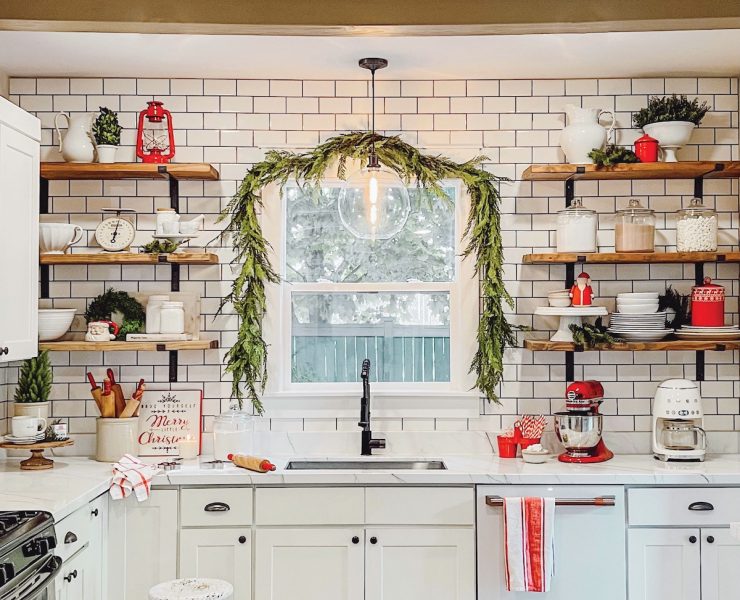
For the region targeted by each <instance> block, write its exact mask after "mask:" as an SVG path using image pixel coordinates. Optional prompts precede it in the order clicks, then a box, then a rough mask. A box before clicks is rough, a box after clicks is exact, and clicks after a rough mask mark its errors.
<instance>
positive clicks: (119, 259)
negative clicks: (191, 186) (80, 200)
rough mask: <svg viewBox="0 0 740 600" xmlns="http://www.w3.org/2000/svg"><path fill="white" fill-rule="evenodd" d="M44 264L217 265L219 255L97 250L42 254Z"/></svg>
mask: <svg viewBox="0 0 740 600" xmlns="http://www.w3.org/2000/svg"><path fill="white" fill-rule="evenodd" d="M39 262H40V263H41V264H42V265H156V264H162V263H167V264H178V265H216V264H218V255H216V254H211V253H209V252H175V253H172V254H144V253H136V252H120V253H112V252H111V253H108V252H96V253H78V254H42V255H41V256H40V257H39Z"/></svg>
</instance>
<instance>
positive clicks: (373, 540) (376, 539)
mask: <svg viewBox="0 0 740 600" xmlns="http://www.w3.org/2000/svg"><path fill="white" fill-rule="evenodd" d="M370 543H371V544H377V543H378V538H376V537H375V536H373V537H371V538H370Z"/></svg>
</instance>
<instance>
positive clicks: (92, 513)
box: [90, 508, 100, 517]
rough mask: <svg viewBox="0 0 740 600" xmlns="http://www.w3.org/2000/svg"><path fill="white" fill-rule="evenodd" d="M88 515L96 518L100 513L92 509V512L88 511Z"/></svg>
mask: <svg viewBox="0 0 740 600" xmlns="http://www.w3.org/2000/svg"><path fill="white" fill-rule="evenodd" d="M90 514H91V515H92V516H93V517H97V516H98V515H99V514H100V511H99V510H98V509H97V508H93V509H92V510H91V511H90Z"/></svg>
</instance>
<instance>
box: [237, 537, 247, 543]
mask: <svg viewBox="0 0 740 600" xmlns="http://www.w3.org/2000/svg"><path fill="white" fill-rule="evenodd" d="M239 543H240V544H246V543H247V537H246V536H244V535H240V536H239Z"/></svg>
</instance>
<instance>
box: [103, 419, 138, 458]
mask: <svg viewBox="0 0 740 600" xmlns="http://www.w3.org/2000/svg"><path fill="white" fill-rule="evenodd" d="M96 433H97V435H96V438H95V460H97V461H98V462H110V463H112V462H117V461H118V460H119V459H120V458H121V457H122V456H123V455H124V454H131V455H132V456H137V455H138V454H139V442H138V435H139V419H138V418H137V417H131V418H129V419H103V418H99V419H98V420H97V427H96Z"/></svg>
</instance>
